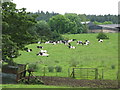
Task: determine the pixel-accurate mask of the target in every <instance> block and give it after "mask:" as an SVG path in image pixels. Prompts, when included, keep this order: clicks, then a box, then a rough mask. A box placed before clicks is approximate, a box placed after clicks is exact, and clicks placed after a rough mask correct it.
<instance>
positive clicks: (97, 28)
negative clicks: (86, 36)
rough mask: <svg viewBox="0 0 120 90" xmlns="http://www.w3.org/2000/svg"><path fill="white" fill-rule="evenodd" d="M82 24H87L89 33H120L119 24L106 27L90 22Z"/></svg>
mask: <svg viewBox="0 0 120 90" xmlns="http://www.w3.org/2000/svg"><path fill="white" fill-rule="evenodd" d="M81 23H82V24H87V25H88V27H89V30H88V32H89V33H98V32H105V33H115V32H119V31H120V25H119V24H106V25H95V24H93V23H92V22H90V21H87V22H81Z"/></svg>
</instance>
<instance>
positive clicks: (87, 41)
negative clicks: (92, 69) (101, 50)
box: [82, 40, 90, 45]
mask: <svg viewBox="0 0 120 90" xmlns="http://www.w3.org/2000/svg"><path fill="white" fill-rule="evenodd" d="M89 44H90V41H89V40H85V42H84V43H83V44H82V45H89Z"/></svg>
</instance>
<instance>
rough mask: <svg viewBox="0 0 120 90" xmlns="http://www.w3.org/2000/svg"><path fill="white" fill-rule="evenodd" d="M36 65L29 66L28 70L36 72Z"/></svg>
mask: <svg viewBox="0 0 120 90" xmlns="http://www.w3.org/2000/svg"><path fill="white" fill-rule="evenodd" d="M38 68H39V67H38V64H36V63H35V64H29V69H30V70H33V71H38Z"/></svg>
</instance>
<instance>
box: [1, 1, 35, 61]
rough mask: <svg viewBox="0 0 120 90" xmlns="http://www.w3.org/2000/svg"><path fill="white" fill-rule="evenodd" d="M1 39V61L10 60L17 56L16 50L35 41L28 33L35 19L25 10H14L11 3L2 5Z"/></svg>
mask: <svg viewBox="0 0 120 90" xmlns="http://www.w3.org/2000/svg"><path fill="white" fill-rule="evenodd" d="M2 20H3V22H2V24H3V26H2V27H3V31H2V34H3V36H2V38H3V43H2V46H3V50H2V52H3V54H2V55H3V59H4V60H12V58H13V57H14V58H16V57H17V56H19V53H18V50H19V49H23V48H24V46H25V45H27V44H29V43H31V42H32V41H34V40H35V37H34V36H33V35H31V34H30V33H29V32H28V29H29V28H31V27H32V26H33V25H34V24H35V23H36V21H35V17H32V16H30V15H29V13H27V12H26V9H25V8H22V9H16V4H14V3H12V2H4V3H2Z"/></svg>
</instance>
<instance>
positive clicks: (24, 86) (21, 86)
mask: <svg viewBox="0 0 120 90" xmlns="http://www.w3.org/2000/svg"><path fill="white" fill-rule="evenodd" d="M1 88H70V87H67V86H52V85H25V84H2V85H1Z"/></svg>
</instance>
